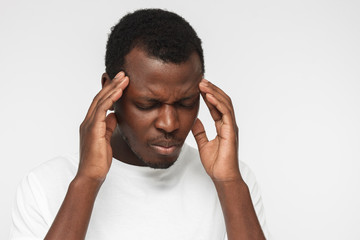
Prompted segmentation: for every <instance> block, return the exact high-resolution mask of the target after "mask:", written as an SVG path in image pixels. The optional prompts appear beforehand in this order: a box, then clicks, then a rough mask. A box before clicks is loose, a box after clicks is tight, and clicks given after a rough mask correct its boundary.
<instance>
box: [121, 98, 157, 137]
mask: <svg viewBox="0 0 360 240" xmlns="http://www.w3.org/2000/svg"><path fill="white" fill-rule="evenodd" d="M115 114H116V118H117V121H118V125H119V127H120V129H121V131H122V132H123V134H125V135H126V136H127V137H128V138H132V139H133V138H137V139H139V138H141V137H145V136H146V133H147V131H148V130H149V129H150V127H151V124H152V122H153V118H154V117H153V116H152V115H151V114H144V113H142V112H140V111H138V110H137V109H136V108H135V107H132V106H129V105H123V104H119V105H115Z"/></svg>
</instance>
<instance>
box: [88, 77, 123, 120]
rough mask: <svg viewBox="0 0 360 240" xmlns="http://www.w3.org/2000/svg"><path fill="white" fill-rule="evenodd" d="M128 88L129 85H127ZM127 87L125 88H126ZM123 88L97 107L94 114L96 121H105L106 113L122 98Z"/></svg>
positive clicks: (118, 89)
mask: <svg viewBox="0 0 360 240" xmlns="http://www.w3.org/2000/svg"><path fill="white" fill-rule="evenodd" d="M127 83H128V81H127ZM126 86H127V84H126ZM126 86H125V87H126ZM125 87H123V88H117V91H114V92H113V93H112V94H111V95H110V96H108V98H106V99H104V100H103V101H102V102H101V103H99V104H98V105H97V106H96V109H95V110H94V114H93V117H92V118H93V120H94V121H96V122H97V121H105V117H106V112H107V111H108V110H109V109H110V108H111V107H112V105H113V104H114V103H115V102H116V101H117V100H118V99H119V98H120V97H121V96H122V94H123V89H125Z"/></svg>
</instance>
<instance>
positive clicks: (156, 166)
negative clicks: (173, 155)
mask: <svg viewBox="0 0 360 240" xmlns="http://www.w3.org/2000/svg"><path fill="white" fill-rule="evenodd" d="M119 132H120V136H121V137H122V139H123V140H124V142H125V143H126V144H127V145H128V147H129V149H130V150H131V151H132V152H133V153H134V155H135V156H136V157H137V158H138V159H139V160H140V161H141V162H143V163H144V164H145V165H146V166H148V167H150V168H153V169H167V168H169V167H171V166H172V165H173V164H174V163H175V162H176V160H175V161H171V162H168V161H160V162H151V161H146V160H145V159H144V158H143V157H142V156H141V155H140V154H139V153H138V152H137V151H136V150H135V149H134V147H133V144H132V143H131V142H130V141H129V139H128V138H127V137H126V136H125V135H124V134H123V132H122V131H119Z"/></svg>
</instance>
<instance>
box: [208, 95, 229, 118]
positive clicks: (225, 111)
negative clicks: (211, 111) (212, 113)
mask: <svg viewBox="0 0 360 240" xmlns="http://www.w3.org/2000/svg"><path fill="white" fill-rule="evenodd" d="M206 99H207V100H208V101H209V103H210V104H212V105H213V106H214V107H215V108H216V109H217V110H218V111H219V112H220V114H221V118H220V119H214V118H213V119H214V121H215V122H218V121H220V120H221V121H222V123H224V124H230V125H233V115H232V110H231V109H230V108H229V107H228V106H227V105H226V104H225V103H223V102H222V101H220V99H217V98H216V97H215V96H214V95H212V94H210V93H207V94H206Z"/></svg>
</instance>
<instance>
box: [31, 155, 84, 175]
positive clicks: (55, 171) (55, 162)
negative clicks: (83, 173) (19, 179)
mask: <svg viewBox="0 0 360 240" xmlns="http://www.w3.org/2000/svg"><path fill="white" fill-rule="evenodd" d="M77 167H78V154H72V155H70V154H68V155H62V156H58V157H55V158H53V159H50V160H48V161H46V162H44V163H42V164H40V165H38V166H37V167H35V168H34V169H32V170H31V171H30V173H29V175H32V176H35V177H36V178H37V179H38V180H39V181H49V180H60V179H61V180H64V179H66V178H68V177H73V176H75V174H76V171H77Z"/></svg>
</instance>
